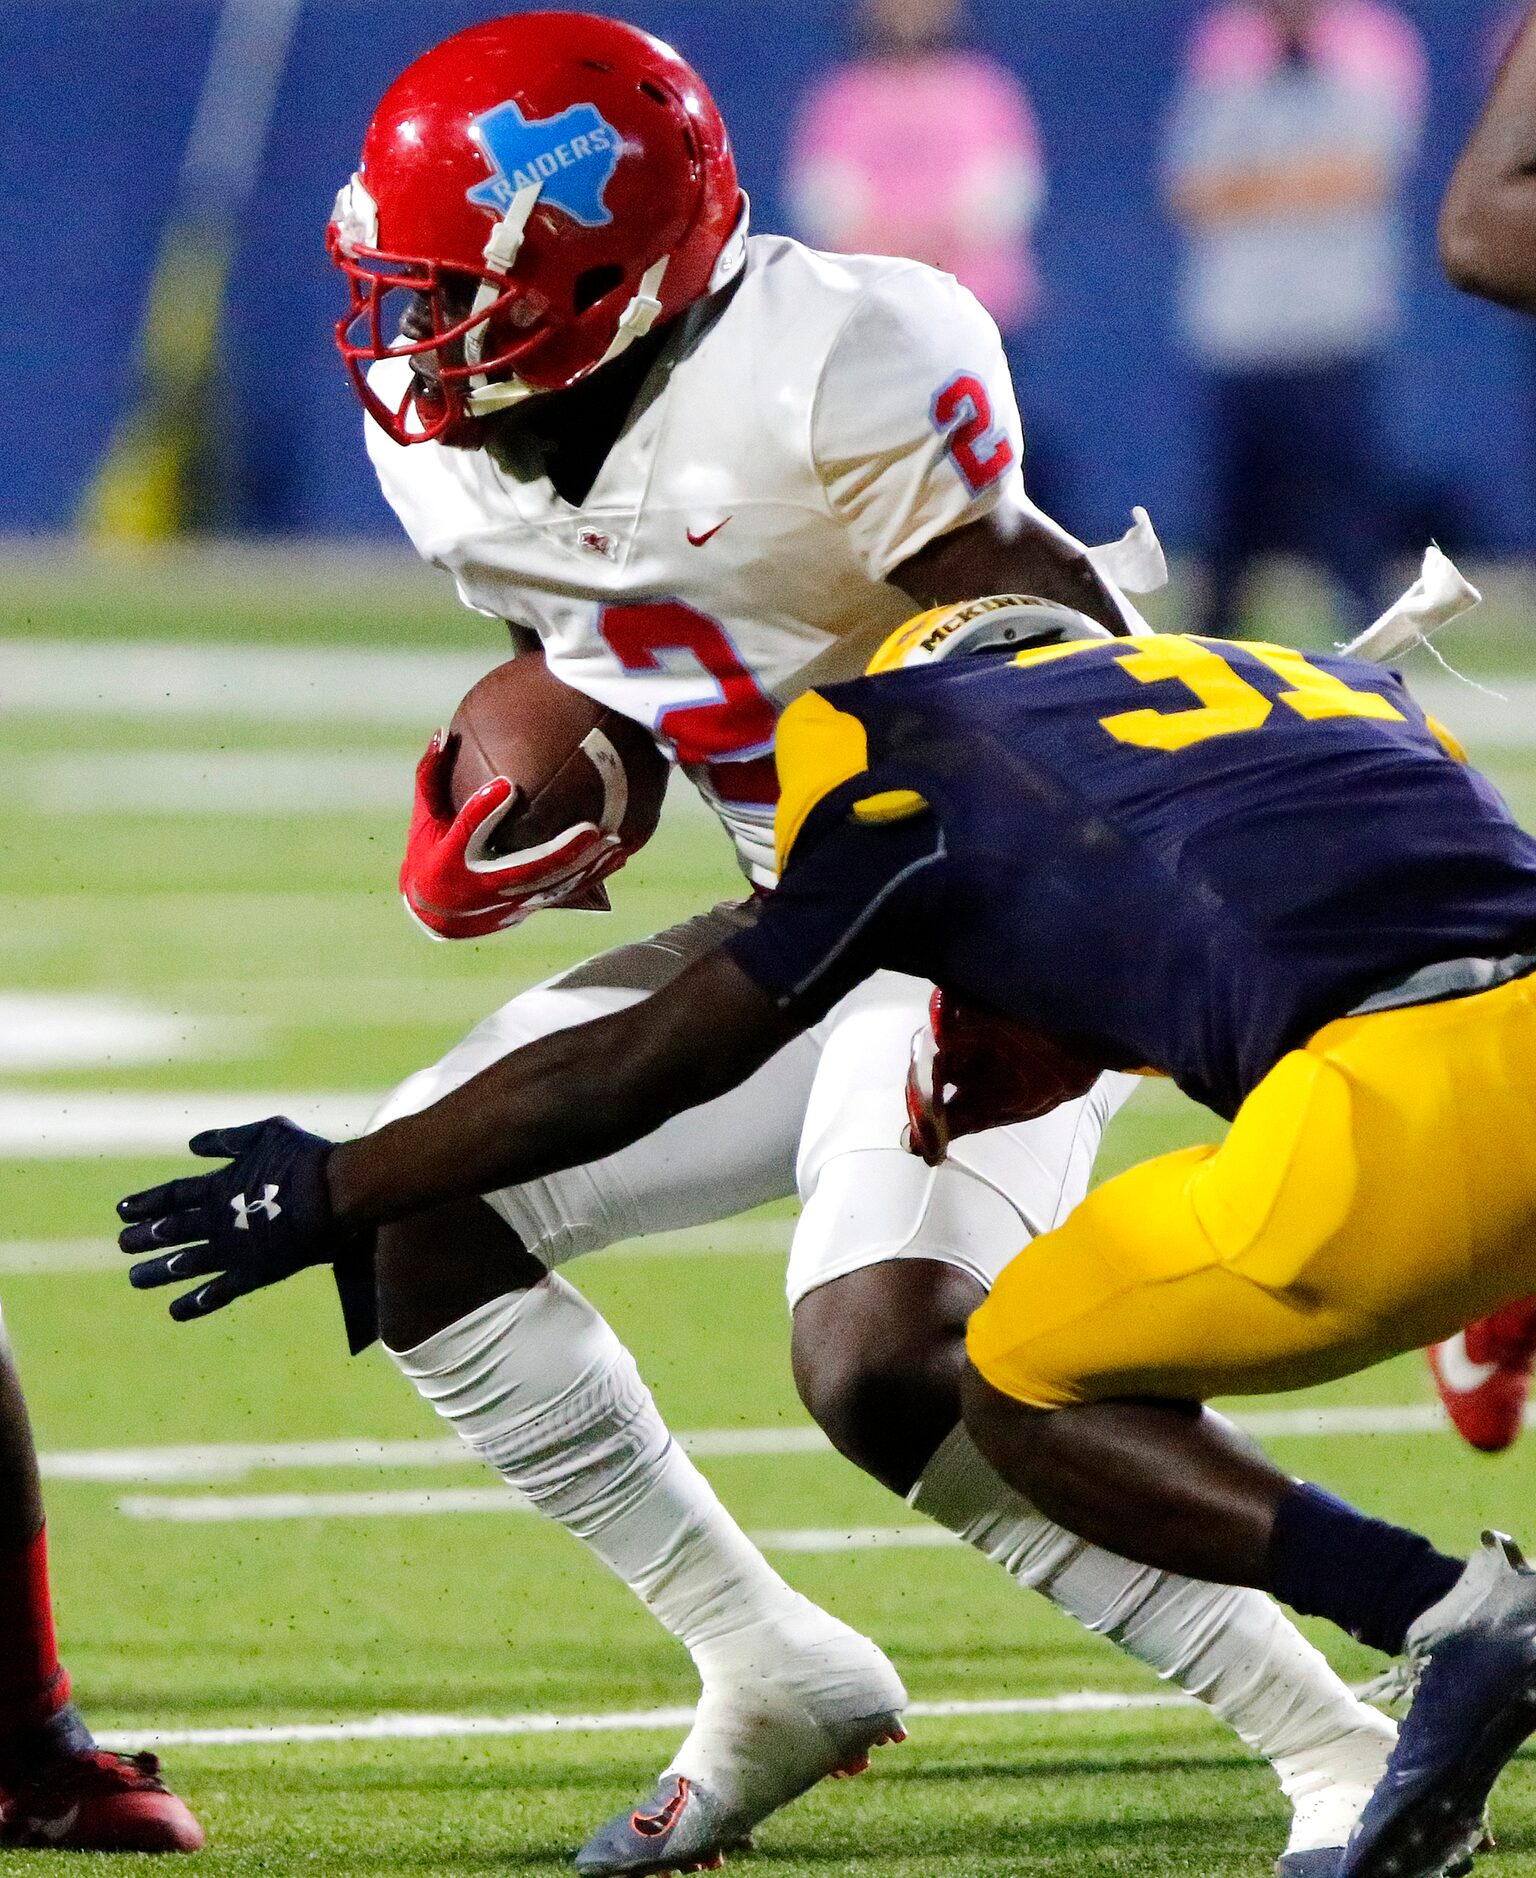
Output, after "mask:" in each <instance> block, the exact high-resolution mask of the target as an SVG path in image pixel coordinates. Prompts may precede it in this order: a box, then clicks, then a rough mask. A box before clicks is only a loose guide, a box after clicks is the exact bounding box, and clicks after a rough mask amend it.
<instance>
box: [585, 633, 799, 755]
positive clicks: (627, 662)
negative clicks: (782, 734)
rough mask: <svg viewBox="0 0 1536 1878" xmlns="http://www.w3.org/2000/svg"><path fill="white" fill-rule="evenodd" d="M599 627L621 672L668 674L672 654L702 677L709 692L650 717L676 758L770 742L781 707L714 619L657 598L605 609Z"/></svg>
mask: <svg viewBox="0 0 1536 1878" xmlns="http://www.w3.org/2000/svg"><path fill="white" fill-rule="evenodd" d="M598 631H599V632H600V633H601V634H602V635H603V638H604V639H605V640H606V641H607V642H608V644H609V645H610V646H611V647H612V649H613V651H614V652H615V653H616V654H617V655H618V660H619V663H620V664H621V665H622V666H623V667H624V669H625V671H626V672H666V671H668V670H669V669H670V662H669V661H668V659H667V657H666V654H667V653H669V652H672V653H681V654H682V655H683V656H684V657H685V658H686V659H691V661H692V662H693V664H694V665H695V666H697V667H698V668H700V669H701V670H702V671H703V672H704V673H705V674H706V675H707V677H708V679H709V681H710V685H711V688H712V691H713V696H711V697H708V698H704V699H700V700H697V701H694V702H690V703H686V704H675V705H673V706H671V708H670V709H668V710H664V711H662V712H661V713H660V714H659V715H658V717H657V719H656V722H655V726H654V728H655V730H656V732H657V734H658V735H659V736H662V737H665V738H666V739H667V741H668V742H669V743H670V744H671V745H672V747H673V749H675V750H676V752H677V760H678V762H679V763H683V764H689V763H710V762H714V761H717V760H719V759H720V758H722V757H724V758H729V757H745V756H751V755H753V754H755V753H757V752H760V751H763V750H766V749H767V748H768V747H769V746H770V745H771V744H772V742H773V729H774V725H775V723H776V722H777V721H778V715H779V713H778V706H777V705H776V704H775V703H774V702H773V700H772V699H771V698H769V697H767V696H765V695H764V693H763V691H762V690H761V688H760V687H759V685H758V682H757V680H756V679H755V678H754V677H753V676H752V672H751V668H750V667H749V666H748V665H747V664H746V662H745V661H744V660H743V658H742V656H741V654H740V653H739V652H738V651H737V650H736V648H735V646H734V645H733V644H732V643H731V637H730V634H729V633H727V632H726V630H725V628H724V627H723V626H722V625H721V624H720V622H719V620H715V619H711V618H710V617H709V615H708V614H707V613H700V612H697V611H696V610H695V609H694V608H693V607H691V606H687V605H685V604H684V602H683V601H681V600H656V601H652V602H650V603H649V604H645V605H640V606H608V607H604V608H603V611H602V614H601V616H600V618H599V620H598Z"/></svg>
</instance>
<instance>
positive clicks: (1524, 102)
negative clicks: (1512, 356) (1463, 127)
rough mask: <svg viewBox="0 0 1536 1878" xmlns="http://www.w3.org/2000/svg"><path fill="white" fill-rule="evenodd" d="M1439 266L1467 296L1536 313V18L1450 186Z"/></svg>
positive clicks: (1514, 51)
mask: <svg viewBox="0 0 1536 1878" xmlns="http://www.w3.org/2000/svg"><path fill="white" fill-rule="evenodd" d="M1440 258H1441V261H1442V263H1443V265H1444V267H1445V271H1446V273H1447V274H1448V275H1449V276H1450V278H1451V280H1452V281H1454V282H1455V284H1456V285H1457V286H1458V287H1460V288H1461V289H1462V290H1463V291H1464V292H1467V293H1475V294H1480V295H1482V296H1483V297H1484V298H1485V299H1489V300H1497V301H1500V302H1502V303H1503V304H1504V305H1506V306H1514V307H1521V308H1523V309H1524V310H1525V311H1527V312H1533V313H1536V11H1533V12H1532V14H1531V15H1530V17H1528V18H1527V20H1526V22H1525V25H1524V27H1523V28H1522V29H1521V32H1520V34H1519V37H1518V38H1517V39H1516V41H1515V44H1514V46H1513V47H1512V49H1511V51H1510V54H1509V57H1508V58H1507V59H1506V60H1505V63H1504V66H1503V69H1502V70H1501V71H1500V73H1499V77H1498V82H1497V83H1496V84H1495V86H1494V90H1493V95H1492V97H1491V98H1490V99H1489V100H1488V104H1487V107H1486V109H1485V110H1484V112H1483V115H1482V118H1481V119H1480V120H1479V122H1478V125H1477V128H1476V129H1475V130H1474V131H1473V133H1472V136H1471V139H1470V140H1469V142H1468V144H1467V147H1466V149H1465V150H1464V151H1463V152H1462V156H1461V161H1460V162H1459V163H1458V164H1457V166H1456V171H1455V174H1454V175H1453V176H1452V178H1451V183H1450V187H1449V189H1448V190H1447V191H1446V196H1445V202H1444V205H1443V207H1442V209H1441V212H1440Z"/></svg>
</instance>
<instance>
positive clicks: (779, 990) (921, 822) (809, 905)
mask: <svg viewBox="0 0 1536 1878" xmlns="http://www.w3.org/2000/svg"><path fill="white" fill-rule="evenodd" d="M858 793H859V785H858V784H852V785H849V786H848V787H847V788H846V789H843V790H840V791H839V792H838V794H837V796H836V797H833V798H829V799H828V801H827V802H825V803H823V804H822V805H821V806H820V807H819V808H818V809H817V811H816V814H815V818H814V820H815V822H816V823H819V824H821V826H820V828H819V829H818V830H815V831H814V832H815V838H814V839H811V840H806V839H802V840H801V841H797V842H796V844H795V846H794V848H793V849H792V850H791V852H790V857H789V865H788V867H787V868H786V869H785V871H784V873H783V875H782V877H781V878H780V880H779V884H778V885H777V886H776V887H775V888H774V889H773V891H772V892H771V893H769V894H768V895H767V896H766V897H765V899H764V900H763V902H762V905H761V910H760V911H759V913H758V916H757V920H756V922H755V923H754V924H753V925H751V926H749V927H748V928H747V929H746V930H745V931H744V932H741V933H738V934H737V935H736V936H735V937H734V938H733V939H730V940H728V941H727V950H728V951H729V952H730V953H731V955H732V957H733V958H734V959H735V961H736V963H737V964H738V965H739V966H740V967H741V968H742V970H743V971H744V972H745V973H746V974H747V976H748V977H749V978H751V979H752V980H754V982H755V983H757V984H758V985H760V986H761V987H762V989H763V990H764V991H766V992H767V993H768V995H769V996H770V997H771V998H773V999H774V1000H775V1002H776V1003H778V1004H779V1005H780V1006H781V1007H783V1008H784V1009H785V1010H791V1011H793V1012H794V1013H795V1014H796V1015H797V1016H798V1017H801V1018H803V1020H804V1021H805V1022H806V1023H808V1024H811V1023H815V1022H816V1021H817V1019H818V1018H820V1017H822V1016H824V1015H825V1014H826V1012H827V1011H829V1010H830V1009H831V1008H832V1006H833V1005H834V1004H836V1003H837V1001H838V999H839V998H841V997H844V996H845V995H846V994H847V993H848V992H850V991H851V990H852V989H853V988H854V986H855V985H857V984H860V983H862V982H863V980H864V979H866V978H868V977H869V976H870V974H871V973H872V972H876V971H879V970H881V969H883V968H892V969H896V970H905V969H909V968H910V967H911V965H912V964H913V963H914V962H915V954H916V953H917V952H920V951H921V949H922V933H923V931H924V930H925V927H926V921H925V920H924V918H923V915H922V910H921V904H920V903H921V901H922V899H923V897H924V895H923V889H924V887H926V885H927V877H928V876H929V875H931V873H932V871H933V870H934V869H935V868H936V867H937V865H938V864H939V863H940V862H942V860H943V859H944V839H943V833H942V831H941V829H940V826H939V823H938V821H937V819H936V818H935V817H934V816H932V815H931V814H924V815H921V816H918V817H915V818H913V819H910V820H905V821H901V822H897V823H895V824H891V825H879V826H866V825H864V824H861V823H860V822H859V821H858V820H857V819H856V818H855V817H854V816H853V814H851V813H850V812H849V809H850V803H849V802H846V801H844V800H843V798H844V797H849V798H851V797H852V796H855V795H857V794H858Z"/></svg>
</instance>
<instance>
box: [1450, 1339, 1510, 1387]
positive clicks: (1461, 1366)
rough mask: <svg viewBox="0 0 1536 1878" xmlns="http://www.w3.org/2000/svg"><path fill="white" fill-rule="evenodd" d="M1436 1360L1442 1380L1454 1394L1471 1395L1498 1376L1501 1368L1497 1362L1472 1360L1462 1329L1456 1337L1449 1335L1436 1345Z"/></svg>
mask: <svg viewBox="0 0 1536 1878" xmlns="http://www.w3.org/2000/svg"><path fill="white" fill-rule="evenodd" d="M1435 1361H1436V1363H1438V1364H1439V1366H1440V1379H1441V1381H1442V1382H1443V1383H1444V1384H1445V1386H1446V1388H1447V1389H1449V1390H1450V1391H1451V1393H1452V1394H1453V1395H1471V1394H1472V1393H1473V1391H1474V1390H1476V1389H1481V1388H1482V1386H1483V1384H1484V1383H1485V1382H1487V1381H1489V1380H1490V1379H1491V1378H1492V1377H1494V1376H1496V1375H1497V1374H1498V1370H1499V1366H1498V1364H1497V1363H1474V1362H1473V1361H1472V1359H1471V1357H1470V1356H1468V1355H1467V1338H1466V1333H1465V1332H1464V1331H1460V1330H1458V1331H1457V1332H1456V1335H1455V1336H1454V1337H1447V1338H1446V1340H1445V1342H1444V1343H1437V1344H1436V1345H1435Z"/></svg>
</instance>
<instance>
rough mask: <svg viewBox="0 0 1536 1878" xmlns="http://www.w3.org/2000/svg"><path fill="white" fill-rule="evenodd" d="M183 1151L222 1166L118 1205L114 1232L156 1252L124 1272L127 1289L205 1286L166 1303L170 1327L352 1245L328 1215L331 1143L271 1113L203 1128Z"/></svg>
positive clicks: (130, 1244) (125, 1243)
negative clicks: (187, 1283) (224, 1161)
mask: <svg viewBox="0 0 1536 1878" xmlns="http://www.w3.org/2000/svg"><path fill="white" fill-rule="evenodd" d="M188 1146H189V1147H190V1148H191V1150H192V1152H193V1153H194V1154H198V1155H203V1156H205V1157H207V1158H209V1159H219V1158H222V1157H224V1156H229V1157H231V1158H230V1160H229V1164H228V1166H226V1167H221V1168H219V1169H217V1170H216V1171H215V1172H213V1173H209V1174H194V1175H190V1176H188V1177H187V1178H185V1179H182V1180H172V1181H167V1182H166V1184H165V1185H164V1186H161V1187H150V1188H148V1189H146V1190H145V1191H144V1192H143V1193H131V1194H129V1196H128V1197H127V1199H126V1200H119V1201H118V1203H117V1212H118V1217H119V1218H120V1219H122V1220H124V1221H126V1222H127V1224H126V1225H125V1226H124V1229H123V1231H122V1232H121V1233H120V1234H119V1236H118V1244H119V1245H120V1246H121V1247H122V1249H123V1251H125V1252H130V1253H139V1252H149V1253H152V1254H154V1256H153V1257H151V1258H146V1259H143V1260H142V1261H141V1262H140V1263H139V1264H137V1265H134V1266H132V1267H131V1268H130V1269H129V1273H128V1276H129V1278H130V1280H131V1281H132V1282H133V1284H134V1285H136V1286H137V1287H138V1288H139V1289H140V1290H150V1289H152V1288H154V1287H155V1286H157V1285H172V1284H177V1283H179V1282H180V1281H181V1280H182V1279H185V1278H198V1279H203V1280H206V1282H205V1283H202V1284H198V1285H195V1286H194V1287H193V1288H192V1289H191V1290H190V1291H183V1292H182V1293H181V1295H180V1296H179V1297H177V1298H175V1299H173V1300H172V1302H171V1316H172V1317H174V1318H175V1319H176V1321H177V1322H178V1323H186V1322H187V1321H188V1320H189V1319H191V1318H194V1317H206V1316H207V1315H208V1313H209V1312H210V1311H217V1310H221V1309H222V1308H223V1307H224V1306H225V1305H226V1304H230V1303H232V1302H233V1301H234V1300H235V1299H236V1298H240V1297H244V1296H245V1294H246V1293H247V1292H248V1291H259V1290H261V1289H262V1287H263V1286H264V1285H275V1284H277V1283H278V1282H279V1280H281V1279H284V1278H291V1277H292V1276H293V1274H294V1273H295V1272H298V1271H302V1270H303V1269H304V1267H305V1266H306V1265H323V1264H328V1263H330V1262H332V1261H333V1260H335V1259H337V1258H341V1257H343V1256H344V1255H345V1254H347V1253H349V1252H353V1251H355V1250H357V1249H358V1246H359V1243H360V1239H359V1235H357V1234H356V1233H353V1232H349V1231H346V1230H344V1229H343V1228H341V1227H340V1226H338V1225H337V1224H336V1221H335V1220H334V1218H333V1217H332V1213H331V1198H330V1191H329V1188H328V1187H327V1184H326V1174H325V1165H326V1161H327V1159H328V1157H329V1155H330V1152H331V1149H332V1148H333V1147H334V1146H335V1143H334V1142H330V1141H326V1140H323V1139H322V1138H321V1137H320V1136H319V1135H312V1134H310V1133H308V1132H307V1131H306V1130H305V1129H303V1128H298V1127H295V1125H294V1124H293V1123H292V1122H290V1121H289V1120H287V1118H286V1117H284V1116H281V1115H274V1116H271V1117H269V1118H268V1120H266V1121H264V1122H248V1123H246V1124H245V1125H244V1126H243V1127H239V1128H211V1129H209V1130H208V1131H207V1132H206V1133H205V1134H201V1135H194V1136H193V1138H192V1140H191V1141H190V1142H189V1143H188Z"/></svg>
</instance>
